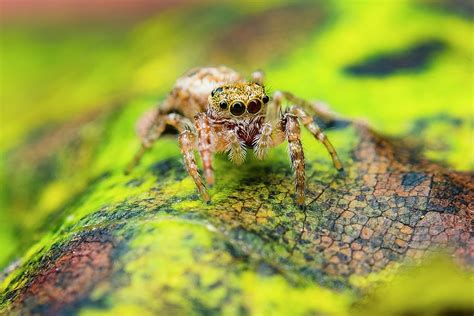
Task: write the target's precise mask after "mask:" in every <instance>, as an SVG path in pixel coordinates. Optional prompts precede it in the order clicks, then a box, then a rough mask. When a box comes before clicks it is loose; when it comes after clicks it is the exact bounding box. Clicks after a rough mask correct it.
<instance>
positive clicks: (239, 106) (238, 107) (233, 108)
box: [230, 101, 245, 116]
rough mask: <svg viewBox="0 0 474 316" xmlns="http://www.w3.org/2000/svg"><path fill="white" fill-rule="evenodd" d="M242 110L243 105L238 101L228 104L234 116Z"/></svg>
mask: <svg viewBox="0 0 474 316" xmlns="http://www.w3.org/2000/svg"><path fill="white" fill-rule="evenodd" d="M244 112H245V105H244V104H243V103H242V102H240V101H237V102H235V103H233V104H232V105H231V106H230V113H232V114H234V115H235V116H239V115H242V114H244Z"/></svg>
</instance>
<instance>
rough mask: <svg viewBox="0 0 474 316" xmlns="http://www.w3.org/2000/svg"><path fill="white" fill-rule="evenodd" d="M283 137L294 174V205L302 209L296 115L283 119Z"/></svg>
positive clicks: (302, 175) (300, 148) (300, 151)
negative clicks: (284, 137) (286, 143)
mask: <svg viewBox="0 0 474 316" xmlns="http://www.w3.org/2000/svg"><path fill="white" fill-rule="evenodd" d="M283 120H284V122H285V135H286V139H287V140H288V150H289V152H290V158H291V165H292V167H293V170H294V172H295V185H296V203H297V204H298V205H299V206H301V207H303V206H304V197H305V192H304V191H305V171H304V152H303V146H302V145H301V141H300V125H299V122H298V118H297V117H296V115H294V114H291V113H287V114H285V116H284V118H283Z"/></svg>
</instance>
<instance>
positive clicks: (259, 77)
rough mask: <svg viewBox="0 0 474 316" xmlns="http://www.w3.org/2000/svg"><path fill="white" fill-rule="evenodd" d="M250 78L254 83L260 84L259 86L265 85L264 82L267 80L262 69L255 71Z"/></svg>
mask: <svg viewBox="0 0 474 316" xmlns="http://www.w3.org/2000/svg"><path fill="white" fill-rule="evenodd" d="M250 77H251V81H252V82H255V83H258V84H259V85H263V81H264V80H265V73H264V72H263V70H261V69H259V70H255V71H254V72H252V74H251V75H250Z"/></svg>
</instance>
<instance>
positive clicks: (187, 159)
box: [178, 129, 210, 202]
mask: <svg viewBox="0 0 474 316" xmlns="http://www.w3.org/2000/svg"><path fill="white" fill-rule="evenodd" d="M178 140H179V147H180V149H181V154H182V155H183V157H184V165H185V167H186V170H187V171H188V174H189V175H190V176H191V177H192V178H193V180H194V183H195V184H196V186H197V188H198V190H199V193H200V194H201V196H202V198H203V200H204V201H206V202H209V201H210V198H209V194H208V193H207V190H206V187H205V186H204V183H203V182H202V179H201V176H200V175H199V171H198V168H197V164H196V159H195V157H194V149H195V147H196V146H195V144H196V135H195V134H193V133H192V132H191V131H190V130H187V129H186V130H184V131H182V132H181V133H180V134H179V137H178Z"/></svg>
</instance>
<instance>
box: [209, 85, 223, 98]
mask: <svg viewBox="0 0 474 316" xmlns="http://www.w3.org/2000/svg"><path fill="white" fill-rule="evenodd" d="M219 92H222V87H219V88H215V89H214V90H212V92H211V96H212V97H213V96H215V95H216V93H219Z"/></svg>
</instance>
